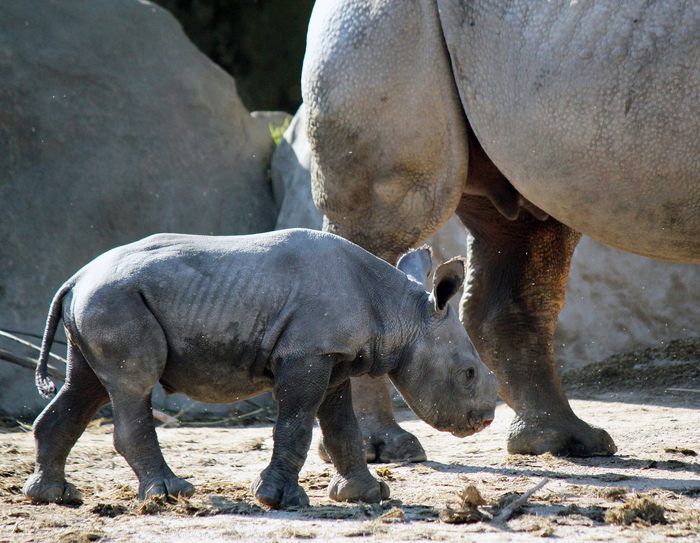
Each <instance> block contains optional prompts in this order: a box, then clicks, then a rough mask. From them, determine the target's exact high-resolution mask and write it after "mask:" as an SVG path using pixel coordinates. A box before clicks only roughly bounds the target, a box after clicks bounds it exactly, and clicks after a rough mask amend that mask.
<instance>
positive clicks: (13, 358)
mask: <svg viewBox="0 0 700 543" xmlns="http://www.w3.org/2000/svg"><path fill="white" fill-rule="evenodd" d="M0 360H4V361H5V362H10V363H12V364H17V365H18V366H22V367H23V368H27V369H30V370H34V371H36V365H37V361H36V360H34V359H33V358H29V357H27V356H22V355H18V354H15V353H13V352H10V351H7V350H5V349H0ZM48 371H49V375H50V376H51V377H53V378H54V379H59V380H60V381H65V380H66V376H65V375H64V374H63V372H62V371H61V370H59V369H58V368H54V367H52V366H49V368H48Z"/></svg>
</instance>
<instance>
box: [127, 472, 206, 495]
mask: <svg viewBox="0 0 700 543" xmlns="http://www.w3.org/2000/svg"><path fill="white" fill-rule="evenodd" d="M192 494H194V485H193V484H192V483H190V482H188V481H185V480H184V479H180V478H179V477H175V475H172V476H170V477H161V478H160V479H156V480H154V481H148V482H145V483H141V484H139V500H147V499H149V498H152V497H154V496H161V497H163V498H167V497H168V496H172V497H174V498H177V497H178V496H182V497H187V496H191V495H192Z"/></svg>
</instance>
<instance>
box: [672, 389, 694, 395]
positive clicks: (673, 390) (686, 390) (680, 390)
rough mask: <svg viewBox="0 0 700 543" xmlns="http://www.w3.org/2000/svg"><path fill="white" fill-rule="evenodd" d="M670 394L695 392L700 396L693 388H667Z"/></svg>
mask: <svg viewBox="0 0 700 543" xmlns="http://www.w3.org/2000/svg"><path fill="white" fill-rule="evenodd" d="M669 390H670V391H672V392H697V393H698V394H700V390H695V389H694V388H669Z"/></svg>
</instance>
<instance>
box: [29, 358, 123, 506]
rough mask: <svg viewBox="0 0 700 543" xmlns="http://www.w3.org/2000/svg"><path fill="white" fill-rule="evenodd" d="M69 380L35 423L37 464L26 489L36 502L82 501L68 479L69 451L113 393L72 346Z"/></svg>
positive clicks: (67, 376)
mask: <svg viewBox="0 0 700 543" xmlns="http://www.w3.org/2000/svg"><path fill="white" fill-rule="evenodd" d="M66 374H67V375H66V382H65V384H64V385H63V387H62V388H61V390H60V391H59V392H58V394H57V395H56V397H55V398H54V399H53V400H52V401H51V403H49V405H47V406H46V408H45V409H44V411H43V412H42V413H41V415H39V417H38V418H37V420H36V422H35V423H34V440H35V443H36V466H35V470H34V473H33V474H32V475H31V477H30V478H29V479H28V480H27V482H26V483H25V484H24V487H23V488H22V492H24V494H25V495H26V496H27V497H29V498H31V500H32V501H35V502H53V503H63V504H78V503H81V502H82V496H81V495H80V491H79V490H78V489H77V488H76V487H75V486H73V485H72V484H71V483H68V482H66V479H65V473H64V470H65V465H66V458H67V457H68V453H69V452H70V450H71V449H72V448H73V445H75V442H76V441H77V440H78V438H79V437H80V436H81V435H82V433H83V432H84V431H85V428H86V427H87V425H88V423H89V422H90V421H91V420H92V418H93V417H94V416H95V413H97V411H98V410H99V409H100V407H102V406H103V405H105V404H107V402H108V401H109V397H108V395H107V391H106V390H105V388H104V386H102V383H100V381H99V379H98V378H97V376H96V375H95V372H93V371H92V368H90V366H89V365H88V363H87V361H86V360H85V358H84V357H83V355H82V354H81V352H80V351H79V350H78V348H77V347H76V346H75V345H73V344H70V345H69V346H68V367H67V371H66Z"/></svg>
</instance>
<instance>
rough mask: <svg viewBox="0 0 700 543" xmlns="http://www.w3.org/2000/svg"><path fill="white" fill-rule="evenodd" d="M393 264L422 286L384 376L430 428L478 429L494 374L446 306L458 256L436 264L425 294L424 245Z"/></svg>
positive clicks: (456, 281) (459, 279)
mask: <svg viewBox="0 0 700 543" xmlns="http://www.w3.org/2000/svg"><path fill="white" fill-rule="evenodd" d="M396 266H397V268H399V269H400V270H401V271H403V272H404V273H405V274H406V275H407V276H408V277H409V279H412V280H414V281H416V282H417V283H420V284H421V285H423V294H422V295H421V294H420V291H417V296H416V299H415V301H414V303H413V307H412V308H411V309H409V311H412V310H414V309H415V311H416V312H417V315H416V317H417V318H416V319H415V320H414V322H415V323H417V324H416V327H415V329H413V330H410V331H409V334H411V335H412V340H411V341H410V342H409V343H408V344H407V346H406V348H405V350H404V352H403V355H402V357H401V359H400V362H399V364H398V366H397V367H396V368H395V369H394V370H392V371H391V372H389V377H390V378H391V380H392V382H393V383H394V385H395V386H396V388H397V389H398V391H399V392H400V393H401V395H402V396H403V397H404V399H405V400H406V403H408V405H409V406H410V407H411V409H412V410H413V411H414V412H415V413H416V415H418V416H419V417H420V418H421V419H423V420H424V421H425V422H427V423H428V424H430V425H431V426H432V427H434V428H436V429H438V430H442V431H447V432H451V433H452V434H454V435H455V436H457V437H466V436H468V435H471V434H474V433H476V432H479V431H480V430H483V429H484V428H486V427H487V426H488V425H489V424H491V422H492V421H493V417H494V410H495V408H496V395H497V387H496V376H495V375H494V374H493V373H492V372H491V371H490V370H489V369H488V368H487V367H486V365H485V364H484V363H483V362H482V361H481V358H480V357H479V354H478V353H477V352H476V349H475V348H474V345H473V343H472V342H471V340H470V339H469V335H468V334H467V331H466V330H465V329H464V326H462V323H461V322H460V321H459V318H458V316H457V314H456V312H455V311H454V309H452V307H450V305H449V304H448V301H449V299H450V298H451V297H452V296H454V294H455V293H456V292H457V291H458V290H459V288H460V287H461V286H462V284H463V282H464V275H465V263H464V260H463V259H461V258H456V259H452V260H450V261H449V262H446V263H444V264H441V265H440V266H438V268H437V269H436V270H435V275H434V278H433V291H432V293H430V294H429V293H427V292H425V281H426V278H427V276H428V274H429V273H430V268H431V255H430V250H429V249H428V248H420V249H417V250H414V251H411V252H409V253H406V254H405V255H404V256H402V257H401V258H400V259H399V262H398V264H397V265H396Z"/></svg>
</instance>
